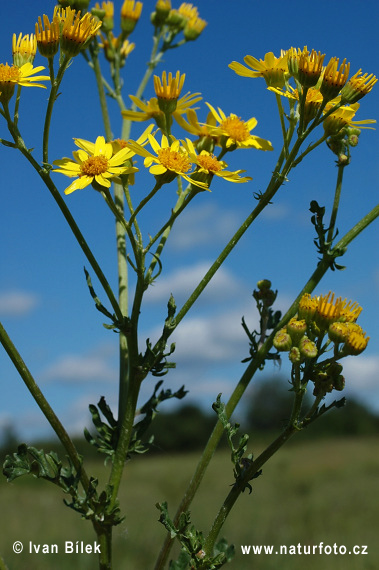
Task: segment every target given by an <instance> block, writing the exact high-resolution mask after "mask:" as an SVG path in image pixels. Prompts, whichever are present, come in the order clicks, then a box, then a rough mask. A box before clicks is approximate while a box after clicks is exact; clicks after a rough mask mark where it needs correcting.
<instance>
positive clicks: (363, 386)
mask: <svg viewBox="0 0 379 570" xmlns="http://www.w3.org/2000/svg"><path fill="white" fill-rule="evenodd" d="M342 364H343V370H344V376H345V378H346V387H349V388H351V389H354V390H355V391H357V392H359V391H366V390H377V392H378V397H379V373H378V371H379V356H366V355H365V354H360V355H359V356H358V357H356V356H351V357H349V358H346V359H344V360H343V361H342Z"/></svg>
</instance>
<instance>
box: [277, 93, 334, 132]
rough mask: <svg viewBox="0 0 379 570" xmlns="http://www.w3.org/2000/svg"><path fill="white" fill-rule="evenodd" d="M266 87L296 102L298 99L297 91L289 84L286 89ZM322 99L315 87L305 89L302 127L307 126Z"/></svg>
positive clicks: (315, 113)
mask: <svg viewBox="0 0 379 570" xmlns="http://www.w3.org/2000/svg"><path fill="white" fill-rule="evenodd" d="M268 89H269V91H273V92H274V93H277V94H278V95H281V96H282V97H287V98H288V99H292V100H295V101H297V102H299V100H300V94H299V91H298V90H297V89H293V87H291V85H288V86H287V91H283V90H282V89H277V88H276V87H269V88H268ZM322 101H323V96H322V95H321V93H320V91H319V90H318V89H317V88H315V87H309V89H307V93H306V96H305V103H304V127H306V126H307V124H308V123H309V121H311V120H312V119H314V118H315V116H316V115H317V111H318V110H319V108H320V107H321V103H322Z"/></svg>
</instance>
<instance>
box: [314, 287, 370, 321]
mask: <svg viewBox="0 0 379 570" xmlns="http://www.w3.org/2000/svg"><path fill="white" fill-rule="evenodd" d="M334 297H335V295H334V293H332V292H331V291H329V293H328V294H327V295H321V296H320V297H315V298H314V299H315V301H316V302H317V307H316V311H315V315H314V319H315V322H316V324H317V325H318V326H319V327H320V328H321V329H323V330H326V329H328V328H329V327H330V325H331V324H332V323H335V322H339V323H354V322H355V321H356V320H357V318H358V317H359V315H360V313H361V311H362V307H360V306H359V305H358V303H357V302H353V301H347V299H342V297H338V298H336V299H334Z"/></svg>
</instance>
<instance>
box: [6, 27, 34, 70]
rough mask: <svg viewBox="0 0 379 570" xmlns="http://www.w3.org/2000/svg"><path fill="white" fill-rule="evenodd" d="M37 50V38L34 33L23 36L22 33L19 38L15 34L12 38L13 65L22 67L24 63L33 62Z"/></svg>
mask: <svg viewBox="0 0 379 570" xmlns="http://www.w3.org/2000/svg"><path fill="white" fill-rule="evenodd" d="M36 52H37V39H36V37H35V35H34V34H30V36H29V34H27V35H26V36H23V35H22V34H20V35H19V36H18V38H17V36H16V34H13V38H12V54H13V65H15V66H16V67H21V66H22V65H24V63H33V61H34V58H35V55H36Z"/></svg>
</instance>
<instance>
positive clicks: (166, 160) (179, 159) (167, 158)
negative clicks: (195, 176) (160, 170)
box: [158, 148, 191, 172]
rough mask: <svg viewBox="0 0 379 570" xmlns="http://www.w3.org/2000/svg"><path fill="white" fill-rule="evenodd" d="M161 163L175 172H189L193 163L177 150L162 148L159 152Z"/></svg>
mask: <svg viewBox="0 0 379 570" xmlns="http://www.w3.org/2000/svg"><path fill="white" fill-rule="evenodd" d="M158 158H159V162H160V163H161V164H162V166H164V167H165V168H167V170H172V171H174V172H188V170H190V168H191V163H190V161H189V160H188V158H187V157H186V156H185V155H184V154H182V153H179V152H176V151H175V150H171V149H169V148H161V149H160V150H159V151H158Z"/></svg>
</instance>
